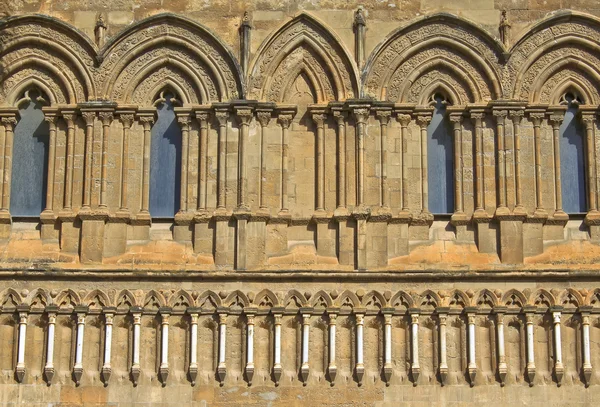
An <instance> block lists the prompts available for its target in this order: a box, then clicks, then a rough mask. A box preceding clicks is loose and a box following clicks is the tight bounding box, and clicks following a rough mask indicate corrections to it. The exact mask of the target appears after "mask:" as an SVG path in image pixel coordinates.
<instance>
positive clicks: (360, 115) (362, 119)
mask: <svg viewBox="0 0 600 407" xmlns="http://www.w3.org/2000/svg"><path fill="white" fill-rule="evenodd" d="M352 113H353V114H354V119H355V120H356V123H357V124H365V123H367V120H369V115H370V113H371V111H370V109H369V107H366V106H365V107H355V108H353V109H352Z"/></svg>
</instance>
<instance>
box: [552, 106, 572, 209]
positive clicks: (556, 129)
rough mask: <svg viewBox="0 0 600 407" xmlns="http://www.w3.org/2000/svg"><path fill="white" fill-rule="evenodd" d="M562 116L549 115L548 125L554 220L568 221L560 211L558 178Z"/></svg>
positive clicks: (560, 200)
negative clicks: (551, 136) (552, 162)
mask: <svg viewBox="0 0 600 407" xmlns="http://www.w3.org/2000/svg"><path fill="white" fill-rule="evenodd" d="M563 119H564V117H563V115H561V114H558V113H557V114H552V115H550V123H552V135H553V140H554V152H553V154H554V202H555V210H554V219H564V220H568V219H569V216H568V215H567V214H566V213H565V212H564V211H563V209H562V186H561V176H560V125H561V124H562V122H563Z"/></svg>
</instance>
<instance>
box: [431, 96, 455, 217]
mask: <svg viewBox="0 0 600 407" xmlns="http://www.w3.org/2000/svg"><path fill="white" fill-rule="evenodd" d="M433 102H434V104H433V106H434V108H433V117H432V118H431V123H430V124H429V127H427V166H428V169H427V171H428V178H427V181H428V185H429V188H428V193H429V210H430V212H431V213H433V214H449V213H452V212H454V153H453V147H452V129H451V127H450V123H449V120H448V117H447V116H446V103H445V102H444V98H443V97H442V96H440V95H435V97H434V98H433Z"/></svg>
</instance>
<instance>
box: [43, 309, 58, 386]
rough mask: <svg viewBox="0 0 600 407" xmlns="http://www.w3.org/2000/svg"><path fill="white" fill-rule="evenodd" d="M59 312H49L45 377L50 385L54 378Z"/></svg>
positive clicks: (50, 310)
mask: <svg viewBox="0 0 600 407" xmlns="http://www.w3.org/2000/svg"><path fill="white" fill-rule="evenodd" d="M57 310H58V309H49V310H48V343H47V344H46V366H44V375H45V376H46V382H47V383H48V385H50V383H52V378H53V377H54V328H55V326H56V311H57Z"/></svg>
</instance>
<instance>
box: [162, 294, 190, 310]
mask: <svg viewBox="0 0 600 407" xmlns="http://www.w3.org/2000/svg"><path fill="white" fill-rule="evenodd" d="M167 303H168V304H169V307H171V308H172V309H174V310H179V311H180V310H186V309H188V308H189V307H193V306H194V305H196V304H195V302H194V299H193V298H192V296H191V295H190V294H189V293H188V292H187V291H185V290H181V289H180V290H178V291H176V292H174V293H173V294H171V296H170V297H169V300H168V302H167Z"/></svg>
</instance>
